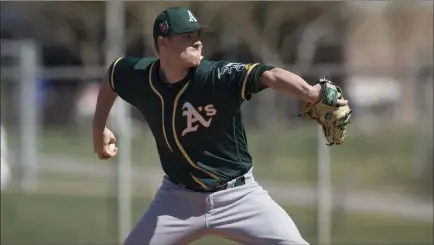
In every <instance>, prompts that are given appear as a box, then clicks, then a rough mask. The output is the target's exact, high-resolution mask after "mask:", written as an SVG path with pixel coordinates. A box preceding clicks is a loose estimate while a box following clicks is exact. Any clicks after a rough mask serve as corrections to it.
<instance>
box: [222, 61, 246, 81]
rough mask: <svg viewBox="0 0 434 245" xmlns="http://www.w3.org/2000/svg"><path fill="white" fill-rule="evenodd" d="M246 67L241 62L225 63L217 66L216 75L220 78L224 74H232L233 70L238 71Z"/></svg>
mask: <svg viewBox="0 0 434 245" xmlns="http://www.w3.org/2000/svg"><path fill="white" fill-rule="evenodd" d="M245 68H246V65H245V64H242V63H227V64H226V65H224V66H223V67H222V68H218V70H217V76H218V78H219V79H220V78H221V76H222V75H224V74H229V75H230V74H232V72H233V71H236V72H240V71H242V70H244V69H245Z"/></svg>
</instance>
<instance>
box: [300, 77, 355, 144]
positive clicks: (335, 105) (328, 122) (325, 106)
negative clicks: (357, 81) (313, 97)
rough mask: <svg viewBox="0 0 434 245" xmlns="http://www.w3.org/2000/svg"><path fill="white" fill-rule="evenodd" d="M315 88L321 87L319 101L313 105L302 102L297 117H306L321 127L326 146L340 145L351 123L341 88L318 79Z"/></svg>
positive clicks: (348, 109) (349, 112) (326, 80)
mask: <svg viewBox="0 0 434 245" xmlns="http://www.w3.org/2000/svg"><path fill="white" fill-rule="evenodd" d="M315 86H321V91H320V97H319V98H320V99H319V100H318V102H316V103H315V104H312V103H309V102H305V101H303V102H302V104H301V111H302V113H301V114H300V115H299V116H307V117H309V118H311V119H313V120H316V121H317V122H318V124H320V125H321V127H322V130H323V134H324V137H325V139H326V141H327V145H329V146H330V145H340V144H342V143H343V142H344V139H345V134H346V131H347V125H348V124H350V123H351V109H350V107H349V105H348V101H346V100H344V97H343V95H342V90H341V88H340V87H338V86H336V85H335V84H334V83H333V82H332V81H330V80H328V79H324V78H323V79H320V80H319V81H318V83H317V84H316V85H315ZM338 100H339V101H338Z"/></svg>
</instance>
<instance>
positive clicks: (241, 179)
mask: <svg viewBox="0 0 434 245" xmlns="http://www.w3.org/2000/svg"><path fill="white" fill-rule="evenodd" d="M170 180H171V181H172V182H173V183H175V184H176V185H179V186H181V187H184V188H187V189H189V190H192V191H195V192H217V191H222V190H226V189H229V188H228V187H229V184H228V183H225V184H223V185H219V186H215V187H209V188H203V187H202V186H194V187H192V186H186V185H184V184H182V183H179V182H177V181H175V180H172V179H170ZM245 184H246V178H245V177H244V175H243V176H240V177H238V178H236V179H235V183H234V185H233V187H238V186H243V185H245Z"/></svg>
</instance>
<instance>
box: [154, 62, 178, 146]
mask: <svg viewBox="0 0 434 245" xmlns="http://www.w3.org/2000/svg"><path fill="white" fill-rule="evenodd" d="M154 64H155V62H154V63H152V65H151V68H150V69H149V79H148V80H149V85H150V87H151V89H152V91H154V93H155V94H156V95H157V96H158V97H159V98H160V100H161V123H162V127H163V136H164V139H165V140H166V144H167V147H169V150H170V151H171V152H173V150H172V147H170V144H169V140H167V135H166V127H165V126H164V99H163V96H162V95H161V94H160V93H159V92H158V90H157V89H156V88H155V87H154V84H152V68H153V67H154Z"/></svg>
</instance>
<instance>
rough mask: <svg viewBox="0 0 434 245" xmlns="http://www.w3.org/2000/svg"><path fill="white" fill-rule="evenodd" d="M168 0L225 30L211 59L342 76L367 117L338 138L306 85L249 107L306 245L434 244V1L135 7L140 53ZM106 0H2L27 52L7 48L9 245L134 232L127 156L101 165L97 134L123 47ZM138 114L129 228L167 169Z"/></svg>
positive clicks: (268, 167)
mask: <svg viewBox="0 0 434 245" xmlns="http://www.w3.org/2000/svg"><path fill="white" fill-rule="evenodd" d="M168 5H185V6H189V7H190V8H191V9H193V10H194V12H196V13H197V16H198V19H199V20H200V21H202V22H204V24H210V25H212V26H214V27H216V32H215V33H214V34H213V35H212V36H208V37H206V38H205V41H204V43H205V52H206V53H205V55H206V56H207V57H210V58H212V59H228V60H233V61H239V62H252V61H256V62H264V63H268V64H272V65H276V66H280V67H284V68H287V69H289V70H291V71H294V72H296V73H298V74H300V75H301V76H302V77H303V78H305V79H306V80H307V81H309V82H311V83H313V82H314V81H315V80H316V79H318V78H319V77H322V76H328V77H330V78H332V79H333V80H334V81H336V82H337V83H339V85H341V86H342V88H343V90H344V91H345V95H346V96H347V97H348V98H349V99H350V103H351V106H352V108H353V110H354V123H353V124H351V126H350V127H349V133H348V136H347V139H346V142H345V144H343V145H341V146H339V147H332V148H326V147H324V144H323V142H322V139H321V138H318V137H319V135H320V134H319V133H318V129H317V126H316V125H315V124H314V123H312V122H309V121H304V120H302V119H300V118H296V117H295V115H296V114H297V113H298V110H299V102H298V101H297V100H296V99H295V98H293V97H291V96H285V95H283V94H278V93H275V92H273V91H271V90H266V91H264V92H262V93H261V94H258V95H257V96H254V98H253V99H252V100H251V101H249V102H248V103H246V104H245V105H244V107H243V110H244V115H245V123H246V127H247V133H248V142H249V148H250V151H251V153H252V155H253V159H254V166H255V175H256V176H257V179H259V181H260V183H261V184H262V185H263V186H264V187H265V188H266V189H267V190H268V191H269V193H270V194H271V196H272V197H273V198H274V199H275V200H276V201H277V202H278V203H279V204H280V205H282V206H283V207H284V208H285V209H286V210H287V212H288V213H289V214H290V215H291V217H292V218H293V219H294V221H295V223H296V224H297V225H298V226H299V228H300V231H301V233H302V235H303V236H304V237H305V238H306V240H308V241H309V242H310V243H311V244H321V245H322V244H326V243H327V240H329V238H330V240H331V244H342V245H344V244H397V245H398V244H432V243H433V238H432V228H433V227H432V216H433V213H432V210H433V204H432V185H433V182H432V181H433V180H432V176H433V172H432V171H433V170H432V167H433V161H432V159H433V158H432V156H433V155H432V154H433V145H432V142H433V138H432V135H433V132H432V124H433V122H432V118H433V115H432V111H433V107H432V91H433V87H432V86H433V74H432V67H433V62H432V60H433V59H432V2H431V5H430V4H429V3H428V4H427V3H407V2H405V3H401V2H400V3H392V2H390V3H386V2H384V3H381V2H380V3H364V4H362V3H358V4H352V3H346V2H255V3H254V4H253V3H251V2H176V3H170V2H128V3H126V4H125V13H124V14H125V21H126V23H125V29H124V30H123V33H124V40H123V42H125V51H126V53H127V54H128V55H132V56H148V55H153V43H152V40H151V34H150V31H151V29H152V28H151V26H152V24H153V18H154V17H155V15H156V13H158V12H159V11H161V10H162V9H163V8H164V7H165V6H168ZM426 5H428V6H431V9H429V8H427V7H426ZM105 7H106V5H105V4H104V2H71V3H66V2H52V3H50V4H48V3H43V2H37V3H25V4H24V3H20V2H16V3H12V2H11V3H5V2H2V16H3V13H5V14H6V12H8V16H7V17H4V16H3V17H2V18H3V19H2V32H3V31H4V32H5V33H7V34H8V35H9V36H8V35H6V34H3V35H5V36H3V35H2V36H3V38H4V39H8V41H7V43H9V44H7V45H12V46H15V48H16V50H18V51H11V50H12V48H10V46H7V47H6V45H4V44H5V43H6V41H5V42H3V43H2V47H1V48H2V70H1V96H2V97H1V102H2V103H1V106H2V108H1V109H2V110H1V114H2V118H1V123H2V126H3V127H4V128H5V131H6V133H7V138H8V151H9V154H8V155H10V158H9V159H8V164H9V165H10V167H11V169H12V179H11V182H10V183H9V185H8V186H7V188H6V189H4V190H2V200H1V201H2V216H1V217H2V226H1V229H2V236H1V237H2V238H1V239H2V244H3V243H4V244H30V243H32V244H115V243H117V242H119V241H122V236H124V235H125V234H123V233H124V232H125V231H121V232H120V233H119V222H121V221H120V219H121V218H120V216H119V211H120V209H119V205H124V204H125V203H124V204H121V203H120V200H121V199H122V198H119V193H122V192H119V190H118V188H119V183H120V181H119V180H120V179H119V178H120V177H121V176H120V175H119V169H118V166H119V165H118V163H117V161H116V159H115V160H110V161H105V162H101V161H99V160H97V158H96V157H95V155H94V154H93V146H92V137H91V131H90V130H91V120H92V117H93V112H94V107H95V103H96V96H97V93H98V88H99V87H98V86H99V81H100V79H101V77H102V75H103V74H104V72H105V69H106V65H105V63H106V60H105V59H106V56H107V52H106V50H108V49H110V48H113V47H111V46H110V45H113V43H111V42H110V41H108V40H107V39H106V37H107V36H109V35H108V33H106V32H107V31H106V30H108V28H106V26H105V23H106V21H107V19H106V17H105V16H110V13H106V12H104V11H105ZM111 11H113V13H114V12H116V9H112V10H111ZM10 13H15V15H17V16H24V15H25V16H28V18H27V19H28V20H30V22H29V23H18V22H17V19H16V18H15V15H14V14H10ZM18 13H19V15H18ZM427 20H431V21H427ZM371 21H374V22H371ZM4 23H7V25H4ZM107 23H109V22H107ZM112 24H113V23H112ZM422 24H424V25H428V27H426V26H424V25H422ZM114 25H115V24H114ZM397 27H399V28H400V29H399V30H397ZM30 29H31V31H29V30H30ZM403 31H404V32H405V34H402V33H401V32H403ZM28 33H30V34H28ZM383 34H384V35H383ZM23 39H25V40H32V42H27V43H23V42H22V41H21V40H23ZM23 47H24V48H23ZM26 47H33V48H29V50H30V51H27V53H26V51H22V50H23V49H24V50H25V48H26ZM19 50H21V51H19ZM32 50H33V51H32ZM23 52H24V53H23ZM29 52H30V55H32V52H33V54H35V55H36V57H34V58H33V60H34V62H33V63H32V58H31V57H29ZM34 65H35V66H34ZM29 67H30V70H29ZM32 67H33V69H34V70H32ZM31 74H33V75H31ZM32 76H33V77H32ZM32 84H33V85H32ZM23 85H24V86H23ZM116 106H119V105H116ZM130 109H131V114H130V116H131V118H132V127H131V132H130V133H131V135H132V139H131V142H132V143H131V152H132V154H131V162H132V174H131V178H130V181H131V184H132V193H131V194H132V196H131V201H132V210H131V221H130V222H128V223H129V226H131V225H133V224H134V223H135V222H136V221H137V220H138V219H139V218H140V216H141V214H142V213H143V212H144V211H145V210H146V207H147V205H148V204H149V202H150V201H151V199H152V197H153V195H154V193H155V191H156V190H157V188H158V187H159V185H160V183H161V177H162V174H163V173H162V170H161V168H160V166H159V157H158V155H157V151H156V147H155V143H154V139H153V137H152V134H151V133H150V132H149V130H148V128H147V125H146V122H145V121H144V120H143V118H142V116H141V115H140V114H139V113H138V111H137V110H135V109H134V108H130ZM119 112H120V110H117V109H114V110H113V113H112V114H111V118H110V122H109V125H110V127H112V128H113V130H114V132H119V130H122V128H119V127H118V125H119V124H118V121H116V118H117V117H119V116H121V115H117V113H119ZM29 120H30V121H29ZM33 126H34V127H33ZM32 130H35V131H32ZM33 132H34V133H36V134H35V136H36V138H32V137H33ZM119 137H121V138H122V135H121V136H119ZM119 137H118V138H119ZM32 149H33V151H36V152H33V151H32ZM120 150H121V151H122V149H120ZM32 176H34V177H35V179H32ZM29 180H30V181H29ZM328 180H330V181H331V183H328ZM121 182H122V183H124V180H122V181H121ZM124 184H125V183H124ZM328 184H330V185H328ZM26 186H27V187H29V186H30V188H27V187H26ZM31 187H33V188H31ZM324 187H325V188H324ZM329 187H330V188H329ZM323 194H326V195H325V196H324V195H323ZM327 194H330V195H331V196H327ZM328 197H329V198H330V199H328ZM324 201H325V202H324ZM327 201H329V202H331V210H330V213H329V212H328V211H329V210H327V209H323V207H325V206H327V203H328V202H327ZM318 202H319V204H318ZM124 215H128V214H124ZM127 220H128V219H127ZM324 228H325V229H324ZM328 228H330V229H328ZM119 236H121V237H119ZM329 236H330V237H329ZM319 241H326V242H325V243H321V242H319ZM194 244H231V243H230V242H229V241H225V240H221V239H220V238H215V239H214V238H207V239H203V240H200V241H198V242H196V243H194Z"/></svg>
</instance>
